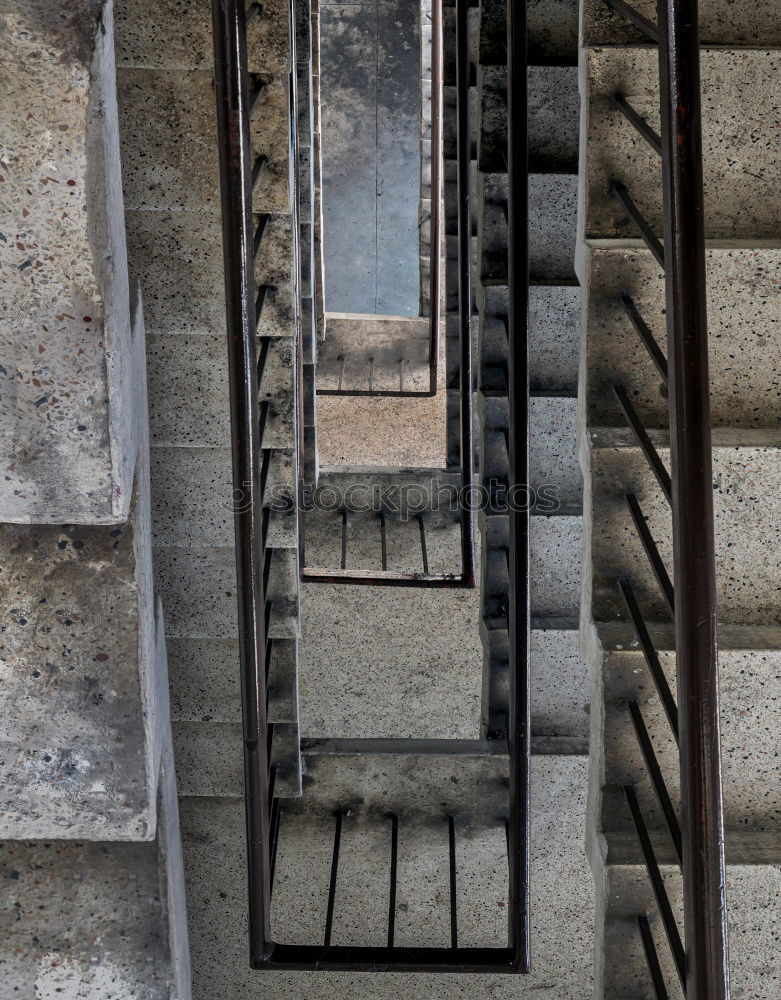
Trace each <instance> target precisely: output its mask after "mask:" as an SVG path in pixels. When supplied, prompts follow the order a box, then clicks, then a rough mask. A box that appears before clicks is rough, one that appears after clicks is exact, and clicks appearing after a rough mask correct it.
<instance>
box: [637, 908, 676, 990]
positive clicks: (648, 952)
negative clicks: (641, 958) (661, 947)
mask: <svg viewBox="0 0 781 1000" xmlns="http://www.w3.org/2000/svg"><path fill="white" fill-rule="evenodd" d="M637 926H638V927H639V928H640V938H641V940H642V942H643V954H644V955H645V962H646V965H647V966H648V971H649V972H650V974H651V982H652V983H653V986H654V996H655V997H656V1000H670V994H669V993H668V992H667V986H666V985H665V982H664V976H663V975H662V967H661V965H660V964H659V955H658V954H657V952H656V944H655V943H654V936H653V934H652V933H651V924H650V923H649V921H648V917H646V916H645V915H643V916H640V917H638V918H637Z"/></svg>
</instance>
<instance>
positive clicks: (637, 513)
mask: <svg viewBox="0 0 781 1000" xmlns="http://www.w3.org/2000/svg"><path fill="white" fill-rule="evenodd" d="M624 499H625V500H626V502H627V506H628V507H629V513H630V514H631V516H632V521H633V522H634V525H635V528H636V530H637V534H638V535H639V536H640V541H641V543H642V546H643V549H644V550H645V554H646V556H648V561H649V562H650V564H651V569H652V570H653V573H654V576H655V577H656V582H657V583H658V584H659V589H660V590H661V591H662V596H663V597H664V601H665V604H666V605H667V607H668V608H669V609H670V614H671V615H672V616H673V617H675V589H674V588H673V585H672V581H671V580H670V575H669V573H668V572H667V569H666V567H665V565H664V563H663V562H662V557H661V555H660V554H659V549H658V548H657V546H656V542H655V541H654V537H653V535H652V534H651V531H650V529H649V527H648V524H647V523H646V520H645V516H644V515H643V511H642V509H641V507H640V503H639V501H638V499H637V497H636V496H635V495H634V493H625V494H624Z"/></svg>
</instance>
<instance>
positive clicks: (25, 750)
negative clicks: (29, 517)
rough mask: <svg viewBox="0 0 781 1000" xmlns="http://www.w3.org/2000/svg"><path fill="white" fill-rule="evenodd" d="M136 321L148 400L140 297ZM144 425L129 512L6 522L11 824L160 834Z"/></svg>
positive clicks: (5, 802) (4, 816) (0, 812)
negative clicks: (118, 517)
mask: <svg viewBox="0 0 781 1000" xmlns="http://www.w3.org/2000/svg"><path fill="white" fill-rule="evenodd" d="M133 325H134V334H133V339H134V341H135V342H137V343H138V344H139V345H140V357H139V358H137V359H135V361H136V363H137V364H138V365H139V368H140V371H141V372H142V377H141V379H140V381H139V384H138V392H139V394H140V396H141V402H142V404H143V405H144V409H145V398H146V394H145V377H144V375H143V371H144V368H143V343H144V332H143V322H142V318H141V303H140V299H137V300H136V307H135V315H134V324H133ZM140 434H141V443H142V448H141V449H140V450H139V461H138V463H137V466H136V468H137V474H136V480H135V484H134V490H133V500H132V504H131V510H130V516H129V519H128V521H127V522H120V523H115V524H111V525H97V524H92V525H79V524H67V525H62V524H58V525H48V524H43V525H41V524H36V525H19V524H11V523H6V524H0V553H1V554H2V555H1V556H0V566H1V567H2V569H0V607H2V613H1V614H2V619H1V621H2V631H1V632H0V713H1V714H2V717H3V720H4V723H3V727H2V732H1V734H0V748H2V754H0V759H1V760H2V763H0V775H1V777H0V787H2V792H0V837H6V838H25V839H26V838H46V837H53V838H63V837H64V838H85V839H90V840H147V839H151V838H153V837H154V835H155V822H156V816H155V801H156V793H157V788H156V785H157V775H158V772H159V768H160V752H161V751H160V747H161V742H162V740H163V737H164V734H165V731H166V728H167V727H168V725H169V721H168V711H167V704H166V701H165V696H166V677H165V666H164V661H161V660H160V657H159V655H158V653H157V651H156V649H155V615H154V598H153V583H152V557H151V536H150V531H151V529H150V500H149V450H148V441H147V435H148V432H147V430H146V428H145V427H143V426H142V427H141V428H140Z"/></svg>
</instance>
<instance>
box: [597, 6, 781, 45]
mask: <svg viewBox="0 0 781 1000" xmlns="http://www.w3.org/2000/svg"><path fill="white" fill-rule="evenodd" d="M632 6H633V7H634V9H635V10H636V11H638V12H639V13H640V14H642V15H643V16H644V17H647V18H648V19H649V20H650V21H652V22H653V23H654V24H655V23H656V4H655V2H654V0H637V2H635V3H633V4H632ZM699 13H700V17H699V27H700V42H701V44H703V45H725V46H728V47H733V46H734V47H735V48H737V47H738V46H742V45H746V46H757V45H762V46H773V47H775V46H779V45H781V26H779V22H778V11H777V9H776V5H775V3H774V0H757V2H756V3H753V4H750V5H746V4H740V3H735V2H734V0H701V2H700V4H699ZM582 22H583V23H582V32H581V34H582V38H583V44H584V45H637V44H638V43H644V42H647V38H646V36H645V35H643V34H642V33H641V32H640V31H638V30H637V28H634V27H633V26H632V25H631V24H629V22H628V21H627V20H626V18H624V17H622V16H621V15H620V14H617V13H616V12H615V11H613V10H611V9H610V7H608V5H607V4H606V3H604V0H584V2H583V7H582Z"/></svg>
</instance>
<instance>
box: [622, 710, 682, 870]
mask: <svg viewBox="0 0 781 1000" xmlns="http://www.w3.org/2000/svg"><path fill="white" fill-rule="evenodd" d="M629 716H630V718H631V720H632V725H633V726H634V730H635V735H636V736H637V742H638V743H639V744H640V750H641V752H642V754H643V760H644V761H645V766H646V767H647V768H648V774H649V777H650V778H651V784H652V785H653V788H654V793H655V795H656V797H657V799H658V800H659V805H660V806H661V809H662V813H663V814H664V821H665V823H666V824H667V829H668V830H669V831H670V837H671V839H672V842H673V846H674V847H675V853H676V854H677V855H678V864H679V865H680V864H683V842H682V839H681V825H680V823H679V822H678V816H677V814H676V812H675V809H674V807H673V803H672V799H671V798H670V793H669V792H668V791H667V785H666V784H665V781H664V778H663V776H662V769H661V768H660V767H659V761H658V759H657V757H656V752H655V751H654V748H653V744H652V743H651V737H650V736H649V734H648V728H647V727H646V724H645V719H644V718H643V713H642V712H641V710H640V706H639V704H638V703H637V701H636V700H635V699H632V700H630V702H629Z"/></svg>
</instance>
